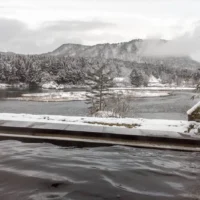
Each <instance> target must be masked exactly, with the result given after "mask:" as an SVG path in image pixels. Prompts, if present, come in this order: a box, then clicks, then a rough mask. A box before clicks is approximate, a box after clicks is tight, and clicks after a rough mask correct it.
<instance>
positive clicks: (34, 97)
mask: <svg viewBox="0 0 200 200" xmlns="http://www.w3.org/2000/svg"><path fill="white" fill-rule="evenodd" d="M110 92H111V93H113V94H119V95H123V96H129V97H136V98H139V97H159V96H168V95H170V94H169V93H168V92H166V91H163V92H151V91H141V92H140V91H132V90H129V91H128V90H110ZM89 94H90V93H88V92H86V91H78V92H48V93H31V94H23V95H22V96H21V97H17V98H8V99H15V100H22V101H85V100H86V99H87V97H86V96H87V95H89Z"/></svg>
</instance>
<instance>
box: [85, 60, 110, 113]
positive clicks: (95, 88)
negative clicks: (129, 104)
mask: <svg viewBox="0 0 200 200" xmlns="http://www.w3.org/2000/svg"><path fill="white" fill-rule="evenodd" d="M99 65H100V66H99ZM111 74H112V71H111V70H109V69H108V68H107V67H106V65H105V64H99V63H98V68H97V69H93V70H89V71H88V72H87V75H86V80H85V83H86V84H87V85H89V86H90V89H89V90H88V92H89V93H88V94H87V101H86V102H87V103H88V104H90V105H91V106H90V107H89V109H90V113H91V114H94V113H95V112H98V111H102V110H104V109H105V107H106V99H107V98H108V97H109V96H110V92H109V91H108V89H109V87H112V86H113V78H112V75H111Z"/></svg>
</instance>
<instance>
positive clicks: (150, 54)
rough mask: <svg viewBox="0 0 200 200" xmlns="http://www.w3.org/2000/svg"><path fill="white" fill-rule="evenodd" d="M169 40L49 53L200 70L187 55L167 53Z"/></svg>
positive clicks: (65, 47)
mask: <svg viewBox="0 0 200 200" xmlns="http://www.w3.org/2000/svg"><path fill="white" fill-rule="evenodd" d="M167 43H168V41H167V40H153V39H152V40H142V39H135V40H131V41H129V42H122V43H113V44H109V43H105V44H97V45H93V46H87V45H80V44H63V45H61V46H60V47H59V48H57V49H56V50H54V51H52V52H50V53H48V55H52V56H72V57H84V58H89V57H93V58H95V57H96V58H104V59H119V60H123V61H134V62H138V63H151V64H156V65H159V64H164V65H166V67H168V66H169V67H181V68H199V67H200V63H199V62H197V61H195V60H193V59H192V58H191V57H190V55H187V54H186V53H183V54H181V53H179V52H178V51H177V52H176V53H174V52H173V53H171V52H170V49H169V52H166V51H167V49H166V48H165V46H167V45H166V44H167Z"/></svg>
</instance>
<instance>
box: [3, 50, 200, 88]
mask: <svg viewBox="0 0 200 200" xmlns="http://www.w3.org/2000/svg"><path fill="white" fill-rule="evenodd" d="M102 64H105V65H106V66H107V67H108V68H109V69H110V70H111V71H112V76H113V77H124V78H128V79H129V80H130V84H132V85H135V86H141V85H147V83H148V80H149V77H150V76H151V75H153V76H155V77H156V78H160V79H161V81H162V83H169V84H171V83H175V84H176V85H181V84H183V83H187V84H197V83H198V81H199V79H200V70H199V69H197V68H191V69H188V68H187V67H183V68H176V67H170V66H165V64H157V65H156V64H150V63H147V62H144V63H137V62H131V61H122V60H117V59H102V58H81V57H64V56H63V57H62V56H59V57H56V56H49V55H18V54H9V53H0V83H8V84H16V83H25V84H28V85H30V86H40V85H41V84H42V83H46V82H49V81H55V82H56V83H58V84H73V85H80V84H84V83H85V76H86V74H87V72H88V70H89V69H91V68H93V67H95V68H98V67H100V66H101V65H102Z"/></svg>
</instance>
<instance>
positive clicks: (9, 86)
mask: <svg viewBox="0 0 200 200" xmlns="http://www.w3.org/2000/svg"><path fill="white" fill-rule="evenodd" d="M27 87H28V85H26V84H24V83H18V84H17V83H16V84H7V83H0V89H7V88H27Z"/></svg>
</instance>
